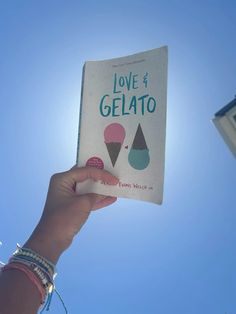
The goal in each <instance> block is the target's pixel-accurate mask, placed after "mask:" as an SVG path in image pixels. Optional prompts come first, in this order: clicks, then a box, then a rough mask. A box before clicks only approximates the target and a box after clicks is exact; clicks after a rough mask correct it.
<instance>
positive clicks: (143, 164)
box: [128, 124, 150, 170]
mask: <svg viewBox="0 0 236 314" xmlns="http://www.w3.org/2000/svg"><path fill="white" fill-rule="evenodd" d="M128 160H129V164H130V166H131V167H133V168H134V169H137V170H143V169H145V168H147V166H148V164H149V162H150V156H149V149H148V147H147V144H146V141H145V137H144V135H143V131H142V128H141V125H140V124H139V125H138V128H137V131H136V134H135V137H134V141H133V144H132V147H131V150H130V152H129V156H128Z"/></svg>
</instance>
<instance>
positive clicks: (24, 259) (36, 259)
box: [0, 244, 68, 313]
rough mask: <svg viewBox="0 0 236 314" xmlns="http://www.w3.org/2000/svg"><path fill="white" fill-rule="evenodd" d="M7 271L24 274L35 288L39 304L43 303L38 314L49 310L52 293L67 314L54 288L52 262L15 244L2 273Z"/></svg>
mask: <svg viewBox="0 0 236 314" xmlns="http://www.w3.org/2000/svg"><path fill="white" fill-rule="evenodd" d="M8 269H18V270H19V271H22V272H24V273H25V274H26V276H27V277H28V278H29V280H30V281H31V282H32V283H33V284H34V285H35V286H36V288H37V289H38V291H39V293H40V296H41V304H43V303H45V304H44V307H43V309H42V310H41V312H40V313H42V312H43V311H44V310H45V309H46V311H48V310H49V307H50V304H51V300H52V295H53V292H54V291H55V292H56V294H57V295H58V297H59V299H60V301H61V303H62V305H63V307H64V310H65V313H68V311H67V308H66V306H65V304H64V301H63V300H62V298H61V296H60V294H59V293H58V291H57V290H56V287H55V283H54V279H55V276H56V274H57V273H56V267H55V265H54V264H53V263H52V262H50V261H49V260H47V259H46V258H45V257H42V256H40V255H39V254H38V253H36V252H34V251H33V250H31V249H28V248H21V247H20V246H19V245H18V244H17V249H16V251H15V252H14V253H13V256H12V257H11V258H10V259H9V262H8V264H6V265H5V266H4V267H3V268H2V271H5V270H8ZM0 270H1V269H0ZM45 301H46V302H45Z"/></svg>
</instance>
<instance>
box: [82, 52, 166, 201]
mask: <svg viewBox="0 0 236 314" xmlns="http://www.w3.org/2000/svg"><path fill="white" fill-rule="evenodd" d="M167 63H168V50H167V47H166V46H164V47H161V48H157V49H152V50H149V51H145V52H142V53H137V54H134V55H130V56H126V57H121V58H117V59H110V60H104V61H88V62H86V63H85V65H84V69H83V80H82V92H81V107H80V122H79V137H78V154H77V165H78V166H79V167H82V166H85V165H87V166H94V167H98V168H101V169H103V168H104V169H106V170H108V171H110V172H111V173H112V174H114V175H115V176H117V177H118V178H119V183H118V184H117V185H116V186H109V185H106V184H104V182H92V181H89V180H87V181H86V182H83V183H79V184H77V188H76V189H77V192H78V193H80V194H84V193H88V192H89V193H99V194H103V195H110V196H117V197H127V198H132V199H138V200H143V201H149V202H153V203H156V204H161V203H162V200H163V183H164V165H165V137H166V102H167Z"/></svg>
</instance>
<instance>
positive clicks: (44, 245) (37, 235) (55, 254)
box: [23, 225, 72, 264]
mask: <svg viewBox="0 0 236 314" xmlns="http://www.w3.org/2000/svg"><path fill="white" fill-rule="evenodd" d="M71 242H72V240H63V241H62V240H60V239H58V238H57V237H55V236H54V235H53V234H52V233H51V232H50V231H46V230H45V229H44V228H42V227H41V226H40V225H38V226H37V227H36V229H35V230H34V232H33V233H32V235H31V236H30V238H29V239H28V240H27V241H26V243H25V244H24V246H23V247H25V248H29V249H31V250H33V251H35V252H36V253H38V254H39V255H41V256H42V257H45V258H46V259H48V260H49V261H50V262H52V263H53V264H56V263H57V262H58V260H59V258H60V256H61V254H62V253H63V252H64V251H65V249H66V248H67V247H68V246H69V245H70V244H71Z"/></svg>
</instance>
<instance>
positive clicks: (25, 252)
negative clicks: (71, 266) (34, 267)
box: [13, 244, 56, 276]
mask: <svg viewBox="0 0 236 314" xmlns="http://www.w3.org/2000/svg"><path fill="white" fill-rule="evenodd" d="M13 256H21V257H22V256H25V259H26V257H27V258H28V259H32V260H33V261H35V262H37V264H40V265H41V266H42V267H45V268H46V269H47V271H48V272H49V273H51V274H53V275H54V276H55V274H56V266H55V265H54V264H53V263H52V262H50V261H49V260H48V259H46V258H45V257H42V256H40V255H39V254H38V253H36V252H35V251H33V250H31V249H28V248H25V247H24V248H22V247H20V246H19V244H17V249H16V251H15V252H14V253H13Z"/></svg>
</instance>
